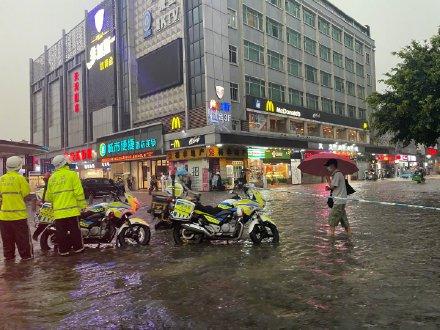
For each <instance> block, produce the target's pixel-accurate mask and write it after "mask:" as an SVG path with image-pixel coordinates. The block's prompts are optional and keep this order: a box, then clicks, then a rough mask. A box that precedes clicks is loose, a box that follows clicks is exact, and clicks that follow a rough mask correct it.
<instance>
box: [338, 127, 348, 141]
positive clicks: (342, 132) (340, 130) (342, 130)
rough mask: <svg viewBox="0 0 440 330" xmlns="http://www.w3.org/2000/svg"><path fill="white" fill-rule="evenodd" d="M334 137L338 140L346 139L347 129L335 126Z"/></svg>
mask: <svg viewBox="0 0 440 330" xmlns="http://www.w3.org/2000/svg"><path fill="white" fill-rule="evenodd" d="M336 138H337V139H338V140H347V129H346V128H336Z"/></svg>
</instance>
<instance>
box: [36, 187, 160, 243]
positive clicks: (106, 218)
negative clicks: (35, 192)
mask: <svg viewBox="0 0 440 330" xmlns="http://www.w3.org/2000/svg"><path fill="white" fill-rule="evenodd" d="M113 198H114V201H112V202H103V203H98V204H94V205H91V206H89V207H87V208H86V209H85V210H84V211H83V212H82V213H81V215H80V222H79V225H80V229H81V233H82V236H83V240H84V244H98V245H100V244H108V243H112V242H113V239H114V238H115V237H116V246H118V247H126V246H129V245H143V246H144V245H148V243H149V242H150V238H151V232H150V227H149V225H148V224H147V222H146V221H145V220H143V219H141V218H135V217H132V216H133V215H134V214H135V213H136V212H137V210H138V209H139V208H140V204H139V201H138V200H137V198H136V197H134V196H133V195H132V194H130V193H129V192H126V193H125V201H124V202H123V201H121V200H120V198H119V196H117V194H113ZM34 219H35V223H36V225H37V226H40V225H45V226H46V228H45V229H44V230H43V232H42V233H41V236H40V247H41V250H43V251H49V250H51V249H54V248H55V246H56V240H55V232H56V228H55V224H54V220H53V211H52V205H51V204H50V203H43V204H42V205H41V207H40V210H39V211H38V212H37V214H36V215H35V218H34Z"/></svg>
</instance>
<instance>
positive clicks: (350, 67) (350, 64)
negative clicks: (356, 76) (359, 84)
mask: <svg viewBox="0 0 440 330" xmlns="http://www.w3.org/2000/svg"><path fill="white" fill-rule="evenodd" d="M345 70H347V71H348V72H352V73H354V61H353V60H352V59H350V58H348V57H346V58H345Z"/></svg>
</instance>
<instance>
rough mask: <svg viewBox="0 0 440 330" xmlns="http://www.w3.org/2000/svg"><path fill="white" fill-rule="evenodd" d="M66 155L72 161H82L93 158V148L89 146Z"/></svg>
mask: <svg viewBox="0 0 440 330" xmlns="http://www.w3.org/2000/svg"><path fill="white" fill-rule="evenodd" d="M65 156H66V157H67V158H69V160H70V161H71V162H81V161H85V160H93V149H92V148H87V149H82V150H77V151H72V152H68V153H66V154H65Z"/></svg>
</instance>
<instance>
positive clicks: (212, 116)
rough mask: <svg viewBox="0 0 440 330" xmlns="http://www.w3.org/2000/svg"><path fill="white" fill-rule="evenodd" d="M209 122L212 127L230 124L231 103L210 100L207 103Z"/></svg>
mask: <svg viewBox="0 0 440 330" xmlns="http://www.w3.org/2000/svg"><path fill="white" fill-rule="evenodd" d="M209 121H210V122H211V124H214V125H224V124H226V123H230V122H231V103H228V102H218V101H216V100H211V101H210V102H209Z"/></svg>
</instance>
